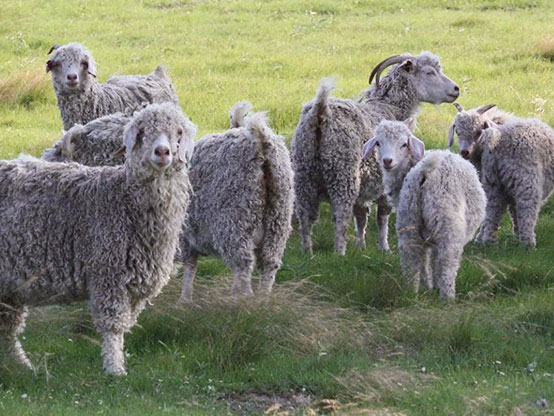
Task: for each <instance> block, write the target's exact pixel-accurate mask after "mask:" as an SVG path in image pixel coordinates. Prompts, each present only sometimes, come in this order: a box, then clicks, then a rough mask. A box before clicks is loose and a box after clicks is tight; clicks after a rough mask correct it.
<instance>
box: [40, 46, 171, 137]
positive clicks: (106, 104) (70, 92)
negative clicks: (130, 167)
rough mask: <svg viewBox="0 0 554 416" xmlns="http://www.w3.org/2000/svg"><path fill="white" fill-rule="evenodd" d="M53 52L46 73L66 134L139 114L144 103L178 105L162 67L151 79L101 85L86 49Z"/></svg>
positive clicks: (129, 78)
mask: <svg viewBox="0 0 554 416" xmlns="http://www.w3.org/2000/svg"><path fill="white" fill-rule="evenodd" d="M51 52H52V54H51V55H50V59H48V61H47V62H46V72H51V73H52V82H53V85H54V91H55V92H56V96H57V98H58V107H59V109H60V113H61V117H62V120H63V128H64V129H65V130H68V129H69V128H71V127H72V126H73V125H75V124H86V123H88V122H89V121H91V120H94V119H96V118H98V117H101V116H105V115H108V114H113V113H117V112H125V111H129V110H137V109H139V108H140V107H141V106H142V105H143V104H145V103H146V104H148V103H163V102H171V103H173V104H179V99H178V98H177V94H176V92H175V89H174V87H173V85H172V83H171V80H170V79H169V76H168V75H167V73H166V71H165V69H164V68H163V67H161V66H158V67H157V68H156V69H155V70H154V72H152V73H151V74H148V75H120V76H112V77H111V78H109V79H108V81H107V82H106V83H105V84H100V83H98V82H97V81H96V62H95V61H94V58H93V57H92V55H91V53H90V52H89V51H88V50H87V49H85V47H84V46H83V45H81V44H79V43H69V44H67V45H63V46H58V45H55V46H53V47H52V49H51Z"/></svg>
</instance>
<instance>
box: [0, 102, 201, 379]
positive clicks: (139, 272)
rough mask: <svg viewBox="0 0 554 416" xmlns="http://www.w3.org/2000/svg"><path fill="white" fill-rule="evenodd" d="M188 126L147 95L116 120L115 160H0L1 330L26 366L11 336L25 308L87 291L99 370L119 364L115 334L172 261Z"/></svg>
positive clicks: (182, 207)
mask: <svg viewBox="0 0 554 416" xmlns="http://www.w3.org/2000/svg"><path fill="white" fill-rule="evenodd" d="M194 134H195V127H194V125H192V123H191V122H190V121H189V120H188V119H187V118H186V117H185V116H184V115H183V113H182V112H181V110H180V109H179V108H178V107H176V106H174V105H173V104H169V103H166V104H155V105H152V106H149V107H148V108H146V109H144V110H142V111H140V112H139V113H137V114H136V115H135V116H134V117H133V119H132V120H131V121H130V122H129V123H128V124H127V126H126V127H125V133H124V143H125V146H126V149H127V150H126V161H125V164H124V165H122V166H117V167H86V166H83V165H80V164H77V163H54V162H46V161H44V160H41V159H35V158H31V157H23V158H20V159H16V160H14V161H1V162H0V216H1V217H2V218H3V219H4V220H3V221H2V223H1V225H0V235H2V239H1V240H0V335H1V339H2V341H3V345H4V346H6V348H7V350H8V351H9V352H10V353H11V355H12V356H13V357H14V358H15V359H16V360H17V361H18V362H20V363H22V364H24V365H26V366H29V367H30V366H31V363H30V361H29V359H28V358H27V356H26V355H25V352H24V351H23V349H22V348H21V345H20V343H19V341H18V339H17V335H18V334H20V333H21V331H22V330H23V327H24V322H25V316H26V311H27V307H29V306H41V305H52V304H59V303H68V302H75V301H83V300H87V299H88V301H89V306H90V311H91V315H92V322H93V325H94V327H95V328H96V330H97V331H98V332H100V333H101V334H102V335H103V343H102V357H103V361H104V369H105V371H106V372H107V373H111V374H125V373H126V370H125V360H124V353H123V336H124V333H125V332H127V331H129V330H130V329H131V327H132V326H133V325H134V324H135V322H136V319H137V316H138V315H139V313H140V312H141V311H142V310H143V308H144V307H145V305H146V302H147V301H149V300H151V299H153V298H154V297H155V296H156V295H157V294H158V293H159V292H160V290H161V289H162V288H163V286H164V285H165V284H166V283H167V282H168V279H169V273H170V272H171V270H172V267H173V259H174V256H175V252H176V249H177V246H178V237H179V233H180V231H181V229H182V224H183V221H184V218H185V212H186V208H187V206H188V201H189V195H190V185H189V181H188V175H187V169H186V166H185V159H186V155H185V154H184V153H185V150H184V149H186V146H185V144H186V143H184V142H188V141H192V137H193V136H194ZM181 142H182V143H181ZM179 143H180V144H179Z"/></svg>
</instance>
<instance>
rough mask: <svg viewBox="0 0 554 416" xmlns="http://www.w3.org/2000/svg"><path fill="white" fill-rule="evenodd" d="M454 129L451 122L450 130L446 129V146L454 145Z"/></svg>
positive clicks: (454, 125)
mask: <svg viewBox="0 0 554 416" xmlns="http://www.w3.org/2000/svg"><path fill="white" fill-rule="evenodd" d="M455 131H456V124H454V123H453V124H452V125H451V126H450V130H448V147H452V146H454V133H455Z"/></svg>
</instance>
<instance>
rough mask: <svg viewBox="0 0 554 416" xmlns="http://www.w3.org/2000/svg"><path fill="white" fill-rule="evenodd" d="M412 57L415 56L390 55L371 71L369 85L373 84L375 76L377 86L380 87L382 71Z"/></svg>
mask: <svg viewBox="0 0 554 416" xmlns="http://www.w3.org/2000/svg"><path fill="white" fill-rule="evenodd" d="M410 58H413V57H412V56H411V55H394V56H390V57H388V58H387V59H385V60H384V61H382V62H381V63H379V64H378V65H377V66H376V67H375V68H373V71H371V75H370V76H369V85H371V81H373V78H374V77H375V88H377V89H379V78H380V77H381V72H383V71H384V70H385V68H387V67H389V66H391V65H394V64H399V63H401V62H404V61H405V60H406V59H410Z"/></svg>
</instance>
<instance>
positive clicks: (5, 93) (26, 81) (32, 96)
mask: <svg viewBox="0 0 554 416" xmlns="http://www.w3.org/2000/svg"><path fill="white" fill-rule="evenodd" d="M50 88H51V87H50V82H49V81H48V78H47V77H46V76H45V75H44V74H43V73H42V72H41V71H38V70H30V71H26V72H20V73H15V74H13V75H11V76H9V77H8V78H6V79H4V80H0V103H2V104H4V105H6V104H7V105H11V106H14V105H17V106H21V107H24V108H26V109H31V108H32V107H33V106H34V105H35V104H37V103H45V102H47V101H48V99H49V94H50Z"/></svg>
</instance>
